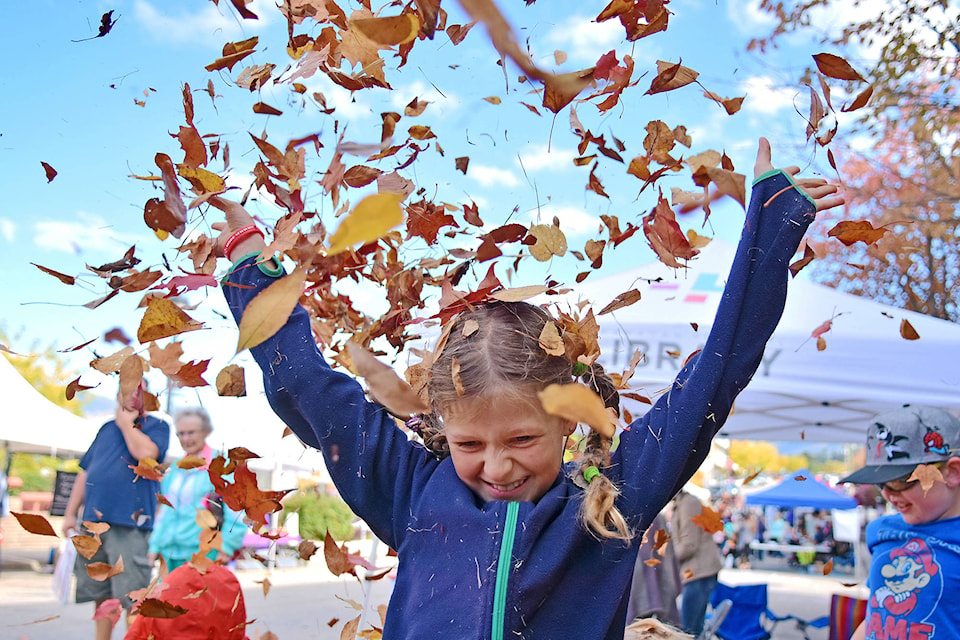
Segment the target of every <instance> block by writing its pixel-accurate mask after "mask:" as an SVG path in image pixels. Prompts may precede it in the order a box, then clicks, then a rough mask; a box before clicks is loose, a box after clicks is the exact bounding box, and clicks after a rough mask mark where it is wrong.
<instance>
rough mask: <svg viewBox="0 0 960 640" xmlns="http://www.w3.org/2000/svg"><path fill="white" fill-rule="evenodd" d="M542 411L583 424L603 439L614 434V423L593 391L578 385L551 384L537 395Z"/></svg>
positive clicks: (615, 430)
mask: <svg viewBox="0 0 960 640" xmlns="http://www.w3.org/2000/svg"><path fill="white" fill-rule="evenodd" d="M537 395H538V396H539V398H540V404H541V405H542V406H543V410H544V411H546V412H547V413H548V414H550V415H552V416H558V417H560V418H563V419H565V420H571V421H573V422H575V423H580V424H585V425H587V426H589V427H590V428H591V429H593V430H594V431H596V432H597V433H599V434H600V435H602V436H603V437H605V438H611V439H612V438H613V436H614V434H616V432H617V429H616V423H615V422H614V421H613V419H612V418H611V416H610V414H609V413H608V412H607V409H606V407H605V406H604V404H603V400H602V399H601V398H600V396H599V395H597V394H596V392H595V391H594V390H593V389H590V388H589V387H587V386H585V385H582V384H579V383H571V384H551V385H549V386H548V387H547V388H546V389H544V390H543V391H541V392H539V393H538V394H537Z"/></svg>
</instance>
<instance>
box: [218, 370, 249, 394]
mask: <svg viewBox="0 0 960 640" xmlns="http://www.w3.org/2000/svg"><path fill="white" fill-rule="evenodd" d="M216 384H217V395H219V396H228V397H233V398H242V397H244V396H246V395H247V382H246V376H245V373H244V370H243V367H241V366H240V365H236V364H228V365H227V366H225V367H224V368H223V369H221V370H220V373H218V374H217V380H216Z"/></svg>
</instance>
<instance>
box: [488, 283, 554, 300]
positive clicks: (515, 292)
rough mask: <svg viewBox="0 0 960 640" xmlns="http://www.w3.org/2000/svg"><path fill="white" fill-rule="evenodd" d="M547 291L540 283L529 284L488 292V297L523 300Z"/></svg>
mask: <svg viewBox="0 0 960 640" xmlns="http://www.w3.org/2000/svg"><path fill="white" fill-rule="evenodd" d="M546 291H547V287H545V286H544V285H542V284H531V285H527V286H525V287H512V288H510V289H501V290H500V291H496V292H494V293H491V294H490V297H491V298H493V299H494V300H499V301H500V302H523V301H524V300H529V299H530V298H535V297H537V296H539V295H540V294H541V293H544V292H546Z"/></svg>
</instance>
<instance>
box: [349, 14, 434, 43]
mask: <svg viewBox="0 0 960 640" xmlns="http://www.w3.org/2000/svg"><path fill="white" fill-rule="evenodd" d="M348 24H349V26H350V28H351V29H353V30H354V31H357V32H359V33H361V34H363V36H364V37H365V38H367V39H369V40H371V41H373V42H376V43H377V44H381V45H399V44H406V43H407V42H410V41H411V40H413V39H414V38H416V37H417V33H418V32H419V31H420V20H419V19H418V18H417V16H416V14H413V13H402V14H400V15H398V16H387V17H382V18H359V19H351V20H350V21H349V22H348Z"/></svg>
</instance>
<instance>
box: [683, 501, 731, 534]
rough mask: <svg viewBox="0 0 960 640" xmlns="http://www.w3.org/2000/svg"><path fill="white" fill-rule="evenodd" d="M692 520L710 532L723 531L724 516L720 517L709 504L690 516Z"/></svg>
mask: <svg viewBox="0 0 960 640" xmlns="http://www.w3.org/2000/svg"><path fill="white" fill-rule="evenodd" d="M690 522H692V523H693V524H695V525H697V526H698V527H700V528H701V529H703V530H704V531H706V532H707V533H710V534H714V533H717V532H718V531H723V518H721V517H720V514H719V513H717V512H716V511H714V510H713V509H711V508H710V507H707V506H704V507H703V510H702V511H701V512H700V513H699V514H697V515H695V516H693V517H692V518H690Z"/></svg>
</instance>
